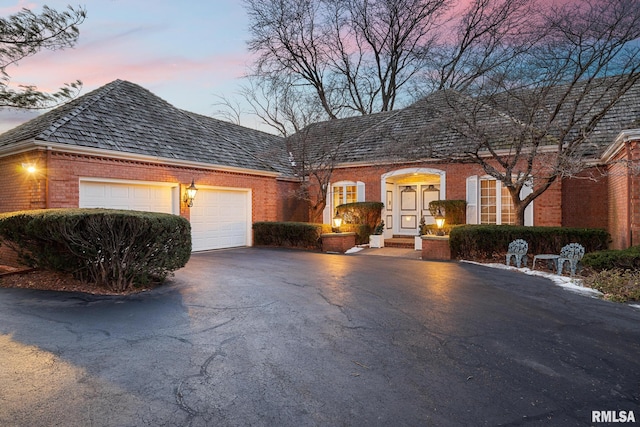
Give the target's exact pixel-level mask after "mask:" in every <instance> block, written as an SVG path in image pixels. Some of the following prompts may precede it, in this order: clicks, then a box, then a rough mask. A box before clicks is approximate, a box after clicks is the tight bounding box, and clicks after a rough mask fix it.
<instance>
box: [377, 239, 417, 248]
mask: <svg viewBox="0 0 640 427" xmlns="http://www.w3.org/2000/svg"><path fill="white" fill-rule="evenodd" d="M384 246H385V247H387V248H402V249H413V248H414V247H415V241H414V239H413V237H392V238H390V239H384Z"/></svg>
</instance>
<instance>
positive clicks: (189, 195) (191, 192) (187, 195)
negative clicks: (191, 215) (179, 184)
mask: <svg viewBox="0 0 640 427" xmlns="http://www.w3.org/2000/svg"><path fill="white" fill-rule="evenodd" d="M197 192H198V189H197V188H196V185H195V183H194V182H193V179H192V180H191V185H190V186H188V187H187V188H186V190H185V192H184V202H185V203H186V204H187V206H189V207H192V206H193V199H195V198H196V193H197Z"/></svg>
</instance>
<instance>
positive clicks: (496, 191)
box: [480, 178, 516, 225]
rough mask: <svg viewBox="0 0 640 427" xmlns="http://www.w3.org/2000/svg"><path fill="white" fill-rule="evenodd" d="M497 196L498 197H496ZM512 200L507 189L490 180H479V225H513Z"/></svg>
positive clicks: (514, 216)
mask: <svg viewBox="0 0 640 427" xmlns="http://www.w3.org/2000/svg"><path fill="white" fill-rule="evenodd" d="M498 195H499V196H498ZM515 223H516V213H515V209H514V208H513V199H512V198H511V194H509V190H508V189H507V187H504V186H503V185H502V183H501V182H500V181H498V180H497V179H492V178H481V179H480V224H511V225H513V224H515Z"/></svg>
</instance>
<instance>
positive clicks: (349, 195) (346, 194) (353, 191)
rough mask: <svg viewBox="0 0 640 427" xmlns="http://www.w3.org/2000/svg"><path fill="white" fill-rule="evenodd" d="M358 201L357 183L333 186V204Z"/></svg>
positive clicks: (335, 205)
mask: <svg viewBox="0 0 640 427" xmlns="http://www.w3.org/2000/svg"><path fill="white" fill-rule="evenodd" d="M357 201H358V188H357V186H356V183H355V182H354V183H353V184H342V185H334V186H333V206H334V208H335V207H338V206H340V205H344V204H345V203H355V202H357Z"/></svg>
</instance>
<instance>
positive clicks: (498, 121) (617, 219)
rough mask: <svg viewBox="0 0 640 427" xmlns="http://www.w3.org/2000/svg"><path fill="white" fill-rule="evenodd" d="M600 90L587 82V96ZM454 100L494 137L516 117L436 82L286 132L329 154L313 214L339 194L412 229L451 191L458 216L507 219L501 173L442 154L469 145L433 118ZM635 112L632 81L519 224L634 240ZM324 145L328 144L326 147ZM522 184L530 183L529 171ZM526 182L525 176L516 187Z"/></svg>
mask: <svg viewBox="0 0 640 427" xmlns="http://www.w3.org/2000/svg"><path fill="white" fill-rule="evenodd" d="M603 87H604V85H603ZM558 92H560V88H559V89H558ZM601 94H602V92H600V93H599V92H598V91H597V90H595V91H593V92H592V93H590V94H589V96H593V97H597V96H600V95H601ZM456 102H458V103H468V104H471V103H474V104H475V105H473V106H471V107H469V108H468V109H467V111H469V112H470V114H474V115H475V117H474V120H477V121H478V122H479V123H480V124H481V125H482V128H483V129H485V130H486V131H487V132H488V133H489V134H490V136H491V137H492V138H494V139H495V140H496V141H498V142H501V141H508V140H509V136H510V134H509V133H508V131H507V129H509V128H513V127H514V123H520V122H518V120H517V118H516V119H515V120H514V118H513V117H512V116H508V115H507V114H506V113H505V112H504V111H501V110H500V105H496V106H487V105H485V104H482V103H480V102H479V101H477V100H474V99H471V98H468V97H465V96H463V95H460V94H457V93H455V92H453V91H443V92H436V93H434V94H432V95H430V96H428V97H426V98H424V99H422V100H420V101H418V102H416V103H414V104H412V105H410V106H408V107H407V108H404V109H401V110H395V111H390V112H383V113H378V114H372V115H368V116H360V117H352V118H346V119H340V120H332V121H328V122H322V123H316V124H313V125H311V126H309V127H307V128H305V129H303V130H302V131H300V132H299V133H298V134H296V135H294V136H292V137H291V138H290V140H289V147H288V150H289V151H290V152H293V153H296V151H300V150H299V147H303V148H304V151H303V154H302V155H304V156H308V157H314V156H315V157H317V158H326V157H329V156H330V155H335V156H336V161H335V167H334V168H333V170H332V172H331V174H330V182H329V183H328V184H326V185H327V191H326V195H327V196H326V207H325V208H324V211H323V212H322V219H323V222H325V223H328V222H330V219H331V218H332V216H333V215H334V213H335V208H336V206H338V205H340V204H343V203H348V202H356V201H365V200H367V201H382V202H383V203H384V204H385V207H384V209H383V213H382V219H383V220H384V222H385V228H386V230H385V233H384V234H385V237H391V236H402V235H405V236H414V235H416V234H417V232H418V224H419V222H420V219H421V218H424V219H425V221H426V223H428V224H429V223H434V218H432V217H431V215H430V213H429V211H428V204H429V202H430V201H432V200H438V199H441V200H444V199H459V200H465V201H466V202H467V218H466V222H467V223H468V224H481V223H487V224H492V223H493V224H512V223H514V220H515V214H514V209H513V203H512V201H511V197H510V195H509V193H508V191H507V189H506V188H505V187H504V186H503V185H502V183H501V182H500V181H497V180H496V179H495V178H492V177H491V176H489V175H488V174H487V173H486V172H485V171H484V170H483V168H482V167H481V166H480V165H479V164H477V163H470V162H464V161H452V160H451V159H453V158H455V157H456V156H458V154H459V152H462V151H464V150H466V149H467V148H468V145H470V143H469V142H468V141H467V140H468V139H469V137H466V139H465V136H461V135H460V134H458V135H456V134H455V133H456V132H454V131H452V130H451V127H449V126H446V125H442V122H443V121H446V120H447V118H446V116H447V114H455V112H452V111H451V108H450V105H451V104H452V103H456ZM504 102H508V101H507V100H504ZM585 104H589V102H586V103H585ZM639 118H640V85H635V86H634V87H632V88H631V90H629V91H628V92H627V93H626V95H625V96H624V97H622V98H621V99H620V100H619V101H618V102H617V103H616V104H615V106H614V107H613V108H612V109H610V110H609V111H608V112H607V114H606V115H605V116H604V117H603V118H602V119H601V120H600V122H599V124H598V125H597V126H596V128H595V129H594V130H593V132H592V133H591V134H590V136H589V139H588V140H587V141H586V142H584V143H583V144H582V145H581V149H582V150H583V152H581V153H582V154H581V158H582V160H583V161H584V162H585V164H586V165H587V167H586V169H584V170H583V171H582V172H580V173H579V174H577V175H572V176H570V177H566V178H560V179H557V180H556V181H555V182H554V183H553V184H552V185H551V186H550V187H549V188H548V189H547V190H546V191H545V192H544V193H542V194H541V195H540V196H539V197H537V198H536V199H535V200H534V201H533V202H532V203H531V204H529V205H528V207H527V208H526V210H525V213H524V221H525V225H537V226H566V227H585V228H604V229H607V230H608V231H609V232H610V234H611V236H612V243H611V247H612V248H626V247H629V246H631V245H635V244H640V234H638V232H639V231H640V228H639V227H640V200H639V199H640V180H639V176H640V175H639V173H638V172H640V170H638V161H639V160H640V158H639V157H638V156H640V147H639V146H638V144H639V143H640V129H637V126H638V125H639V124H640V120H639ZM516 126H518V125H516ZM516 130H517V129H516ZM554 143H555V142H554V140H553V139H552V138H549V144H548V146H546V147H542V149H540V150H539V153H540V154H539V155H538V157H537V158H536V159H535V160H534V170H535V169H537V168H542V167H544V163H545V162H548V161H550V160H551V159H552V158H553V157H554V156H555V154H554V153H555V150H556V148H555V145H554ZM496 144H497V143H496ZM327 147H331V149H334V147H338V148H337V149H336V150H335V151H332V152H329V151H330V150H328V149H327ZM497 148H498V149H500V148H502V147H501V146H499V145H498V146H497ZM323 150H324V151H323ZM505 152H508V151H507V149H505ZM309 153H311V154H309ZM302 155H300V154H299V155H298V156H296V155H295V154H294V156H293V157H294V159H295V158H296V157H302ZM480 155H482V152H480ZM530 185H531V186H533V187H535V185H536V182H535V178H533V179H532V182H531V184H530ZM316 188H317V186H316ZM531 191H532V189H531V187H527V186H525V187H524V188H523V190H522V192H521V196H525V195H526V192H531Z"/></svg>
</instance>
